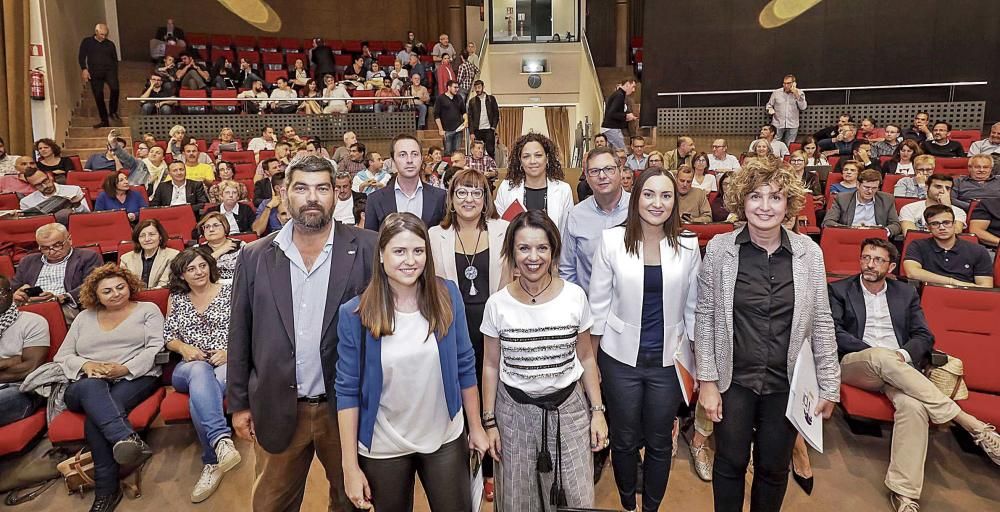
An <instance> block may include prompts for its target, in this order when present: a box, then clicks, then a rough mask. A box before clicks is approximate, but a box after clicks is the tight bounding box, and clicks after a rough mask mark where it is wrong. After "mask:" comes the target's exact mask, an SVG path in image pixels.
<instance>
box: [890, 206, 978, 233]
mask: <svg viewBox="0 0 1000 512" xmlns="http://www.w3.org/2000/svg"><path fill="white" fill-rule="evenodd" d="M926 209H927V201H926V200H924V201H914V202H912V203H910V204H908V205H906V206H904V207H902V208H900V209H899V221H900V222H903V221H910V222H912V223H913V224H914V225H916V226H917V229H919V230H921V231H927V221H925V220H924V210H926ZM951 211H952V213H954V214H955V222H961V223H962V224H965V211H964V210H962V209H961V208H959V207H957V206H955V205H951Z"/></svg>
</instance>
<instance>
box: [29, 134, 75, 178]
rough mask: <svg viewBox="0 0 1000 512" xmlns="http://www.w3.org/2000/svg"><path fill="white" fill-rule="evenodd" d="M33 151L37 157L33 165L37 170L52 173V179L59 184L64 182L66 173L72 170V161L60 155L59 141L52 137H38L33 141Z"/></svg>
mask: <svg viewBox="0 0 1000 512" xmlns="http://www.w3.org/2000/svg"><path fill="white" fill-rule="evenodd" d="M35 151H36V152H37V153H38V159H37V160H36V161H35V165H36V166H37V167H38V170H39V171H45V172H47V173H49V174H51V175H52V179H53V180H55V182H56V183H58V184H60V185H65V184H66V173H68V172H69V171H72V170H74V168H73V161H72V160H70V159H69V158H68V157H64V156H62V148H61V147H59V143H57V142H56V141H54V140H52V139H47V138H46V139H38V140H37V141H35Z"/></svg>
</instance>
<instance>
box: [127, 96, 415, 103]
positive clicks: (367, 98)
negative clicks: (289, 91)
mask: <svg viewBox="0 0 1000 512" xmlns="http://www.w3.org/2000/svg"><path fill="white" fill-rule="evenodd" d="M415 99H419V98H417V97H416V96H352V97H350V98H333V97H329V98H328V97H325V96H323V97H320V96H314V97H312V98H306V97H297V98H271V97H267V98H210V97H205V98H181V97H176V96H172V97H169V98H140V97H138V96H129V97H127V98H125V100H126V101H209V102H211V101H276V102H285V101H299V102H301V101H331V100H334V101H336V100H339V101H359V100H361V101H382V100H415Z"/></svg>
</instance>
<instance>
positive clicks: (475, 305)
mask: <svg viewBox="0 0 1000 512" xmlns="http://www.w3.org/2000/svg"><path fill="white" fill-rule="evenodd" d="M446 207H447V208H446V211H445V214H444V220H442V221H441V225H439V226H434V227H432V228H431V229H430V234H429V236H430V241H431V255H432V256H433V258H434V269H435V272H436V273H437V275H438V276H439V277H442V278H444V279H448V280H451V281H454V282H455V283H456V284H457V285H458V289H459V291H460V292H461V293H462V301H463V302H464V303H465V314H466V320H467V323H468V327H469V336H470V337H471V339H472V347H473V348H474V349H475V351H476V377H477V378H478V379H479V380H480V382H481V381H482V378H483V333H482V331H480V329H479V327H480V325H482V323H483V313H484V311H485V310H486V299H488V298H489V296H490V295H493V294H494V293H495V292H496V291H497V290H499V289H500V288H501V287H502V286H506V285H507V283H508V282H509V281H510V280H509V279H507V278H505V277H504V276H502V275H501V270H500V269H501V268H506V266H507V265H501V261H500V260H501V253H502V251H503V241H504V235H505V234H506V232H507V224H508V223H507V221H505V220H502V219H498V218H497V212H496V210H494V209H493V201H492V200H491V197H490V183H489V180H487V179H486V175H485V174H483V173H482V172H480V171H477V170H474V169H465V170H461V171H458V172H457V173H455V175H454V176H453V177H452V178H451V182H450V183H449V185H448V197H447V199H446ZM483 477H484V492H483V495H484V497H485V498H486V499H487V500H488V501H493V495H494V490H493V462H492V459H490V458H486V459H484V460H483Z"/></svg>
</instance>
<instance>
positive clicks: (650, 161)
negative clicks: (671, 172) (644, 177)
mask: <svg viewBox="0 0 1000 512" xmlns="http://www.w3.org/2000/svg"><path fill="white" fill-rule="evenodd" d="M601 137H602V138H603V135H602V136H601ZM594 139H595V141H596V140H597V138H596V137H595V138H594ZM604 145H605V146H607V145H608V142H607V139H604ZM594 147H601V146H594ZM615 160H616V161H617V157H616V158H615ZM622 163H624V162H622ZM653 167H660V168H663V169H666V167H663V153H660V152H659V151H653V152H651V153H649V158H647V159H646V169H651V168H653ZM643 170H645V169H643Z"/></svg>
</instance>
